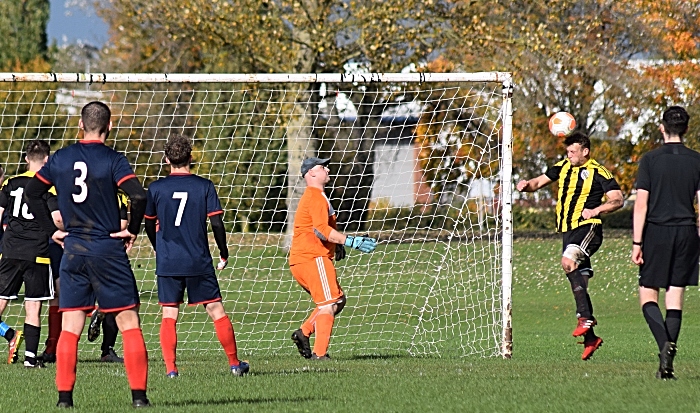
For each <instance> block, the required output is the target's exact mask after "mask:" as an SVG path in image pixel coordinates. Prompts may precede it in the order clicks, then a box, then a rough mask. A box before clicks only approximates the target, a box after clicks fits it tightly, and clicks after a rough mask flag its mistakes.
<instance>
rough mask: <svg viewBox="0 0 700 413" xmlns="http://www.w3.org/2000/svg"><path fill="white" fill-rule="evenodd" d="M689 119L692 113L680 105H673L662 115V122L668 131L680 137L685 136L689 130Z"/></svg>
mask: <svg viewBox="0 0 700 413" xmlns="http://www.w3.org/2000/svg"><path fill="white" fill-rule="evenodd" d="M689 121H690V115H688V112H686V111H685V109H683V108H682V107H680V106H671V107H670V108H668V109H666V111H665V112H664V114H663V116H662V117H661V123H662V124H663V125H664V129H665V130H666V133H668V134H669V135H678V136H680V137H683V135H685V133H686V132H687V131H688V122H689Z"/></svg>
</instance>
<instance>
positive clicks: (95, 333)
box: [87, 310, 105, 342]
mask: <svg viewBox="0 0 700 413" xmlns="http://www.w3.org/2000/svg"><path fill="white" fill-rule="evenodd" d="M104 319H105V313H103V312H102V311H100V310H95V311H93V312H92V316H91V317H90V326H89V327H88V335H87V339H88V341H89V342H93V341H95V340H97V337H99V336H100V325H101V324H102V320H104Z"/></svg>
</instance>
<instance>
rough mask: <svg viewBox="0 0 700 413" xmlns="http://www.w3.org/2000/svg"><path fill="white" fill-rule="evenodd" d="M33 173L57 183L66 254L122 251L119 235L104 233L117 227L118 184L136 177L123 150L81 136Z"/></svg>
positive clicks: (117, 230) (46, 181) (94, 254)
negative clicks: (117, 236) (119, 150)
mask: <svg viewBox="0 0 700 413" xmlns="http://www.w3.org/2000/svg"><path fill="white" fill-rule="evenodd" d="M36 176H37V178H39V179H40V180H41V181H42V182H44V183H45V184H51V185H53V186H54V187H55V188H56V195H57V197H58V199H57V200H58V209H59V211H61V217H62V218H63V225H64V226H65V229H66V231H67V232H68V236H67V237H66V239H65V246H64V248H65V250H64V251H65V253H66V254H75V255H88V256H102V257H105V256H107V257H110V256H112V257H117V256H124V255H126V251H125V250H124V241H123V240H121V239H118V238H112V237H110V236H109V234H110V233H114V232H119V231H120V229H121V226H120V225H121V222H120V214H119V202H118V200H117V190H118V186H119V185H121V184H122V182H124V181H126V180H128V179H131V178H135V177H136V175H134V171H133V169H131V165H129V161H127V160H126V157H125V156H124V155H123V154H121V153H119V152H117V151H115V150H114V149H112V148H110V147H108V146H106V145H105V144H104V143H102V142H101V141H99V140H82V141H80V142H78V143H75V144H73V145H70V146H67V147H65V148H62V149H59V150H58V151H56V152H55V153H54V154H53V155H51V157H49V160H48V162H46V164H45V165H44V166H43V168H41V170H40V171H39V172H37V174H36Z"/></svg>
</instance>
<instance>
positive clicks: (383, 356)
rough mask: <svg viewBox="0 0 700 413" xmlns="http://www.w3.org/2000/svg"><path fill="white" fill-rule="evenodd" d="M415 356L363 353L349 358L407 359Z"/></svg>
mask: <svg viewBox="0 0 700 413" xmlns="http://www.w3.org/2000/svg"><path fill="white" fill-rule="evenodd" d="M405 358H413V357H410V356H405V355H401V354H362V355H357V356H350V357H349V358H348V359H349V360H394V359H405Z"/></svg>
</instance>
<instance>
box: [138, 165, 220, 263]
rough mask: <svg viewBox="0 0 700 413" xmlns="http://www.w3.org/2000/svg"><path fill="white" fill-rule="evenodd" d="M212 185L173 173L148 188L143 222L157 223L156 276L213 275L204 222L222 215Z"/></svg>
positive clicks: (203, 179)
mask: <svg viewBox="0 0 700 413" xmlns="http://www.w3.org/2000/svg"><path fill="white" fill-rule="evenodd" d="M222 213H223V210H222V209H221V203H220V202H219V196H218V195H217V194H216V189H215V188H214V183H213V182H212V181H210V180H208V179H206V178H202V177H201V176H197V175H193V174H181V173H173V174H170V175H169V176H167V177H165V178H161V179H159V180H157V181H155V182H153V183H152V184H150V185H149V186H148V202H147V204H146V214H145V215H146V218H147V219H156V218H157V219H158V227H159V228H158V232H157V233H156V275H158V276H161V277H163V276H164V277H177V276H180V277H181V276H185V277H188V276H200V275H204V274H210V273H212V272H214V267H213V262H212V258H211V252H210V251H209V237H208V235H207V220H208V217H210V216H212V215H217V214H222Z"/></svg>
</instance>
